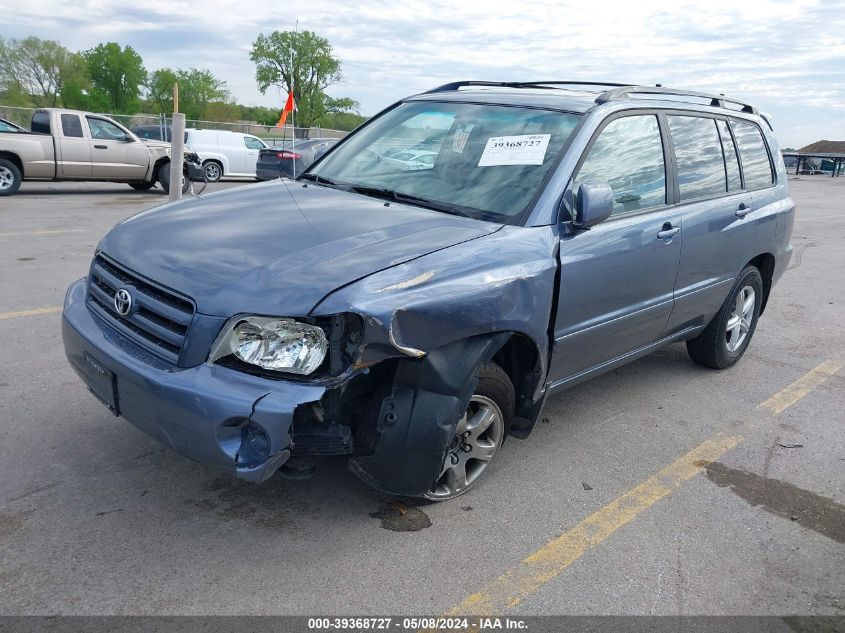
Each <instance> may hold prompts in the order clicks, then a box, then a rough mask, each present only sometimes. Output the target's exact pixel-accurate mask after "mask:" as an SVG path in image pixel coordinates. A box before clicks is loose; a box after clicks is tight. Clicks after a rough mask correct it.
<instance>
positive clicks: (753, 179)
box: [731, 120, 774, 189]
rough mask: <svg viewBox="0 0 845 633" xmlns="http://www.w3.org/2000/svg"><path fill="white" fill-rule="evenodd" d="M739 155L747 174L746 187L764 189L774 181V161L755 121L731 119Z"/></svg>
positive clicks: (744, 172) (743, 170) (744, 173)
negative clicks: (770, 158) (770, 157)
mask: <svg viewBox="0 0 845 633" xmlns="http://www.w3.org/2000/svg"><path fill="white" fill-rule="evenodd" d="M731 127H732V128H733V132H734V136H735V137H736V144H737V147H738V148H739V157H740V160H741V161H742V173H743V175H744V176H745V188H746V189H762V188H763V187H768V186H770V185H771V184H772V183H773V182H774V174H773V173H772V163H771V161H770V160H769V152H768V150H767V149H766V142H765V141H764V140H763V133H762V132H761V131H760V128H758V127H757V126H756V125H754V124H753V123H746V122H744V121H736V120H733V121H731Z"/></svg>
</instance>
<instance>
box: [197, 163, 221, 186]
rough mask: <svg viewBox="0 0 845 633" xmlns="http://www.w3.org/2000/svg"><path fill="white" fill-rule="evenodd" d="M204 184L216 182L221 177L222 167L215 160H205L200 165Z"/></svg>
mask: <svg viewBox="0 0 845 633" xmlns="http://www.w3.org/2000/svg"><path fill="white" fill-rule="evenodd" d="M202 171H203V173H204V174H205V181H206V182H218V181H219V180H220V179H221V178H222V177H223V165H221V164H220V163H218V162H217V161H216V160H207V161H205V162H204V163H203V164H202Z"/></svg>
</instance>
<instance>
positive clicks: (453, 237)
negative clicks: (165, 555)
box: [63, 81, 794, 500]
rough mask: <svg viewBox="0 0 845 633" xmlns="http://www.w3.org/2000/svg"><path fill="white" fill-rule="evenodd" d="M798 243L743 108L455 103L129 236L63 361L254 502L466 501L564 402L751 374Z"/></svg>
mask: <svg viewBox="0 0 845 633" xmlns="http://www.w3.org/2000/svg"><path fill="white" fill-rule="evenodd" d="M402 151H407V152H411V153H417V154H424V155H426V156H430V157H432V159H433V160H429V161H425V162H423V161H417V162H414V164H411V163H410V162H407V161H406V162H402V161H397V160H391V159H390V158H389V157H390V156H395V155H396V154H397V152H402ZM793 218H794V204H793V202H792V200H791V199H790V198H789V195H788V193H787V182H786V173H785V170H784V165H783V160H782V159H781V156H780V152H779V150H778V147H777V143H776V141H775V139H774V136H773V134H772V130H771V127H770V125H769V124H768V122H767V121H766V120H765V118H764V117H762V116H761V115H760V114H758V112H757V111H756V110H755V109H754V108H753V107H752V106H750V105H747V104H745V103H741V102H737V101H735V100H731V99H727V98H725V97H723V96H721V95H708V94H702V93H695V92H687V91H680V90H671V89H667V88H662V87H644V86H628V85H613V84H585V83H579V82H562V81H561V82H535V83H494V82H469V81H465V82H457V83H453V84H448V85H445V86H441V87H440V88H436V89H434V90H431V91H429V92H426V93H424V94H420V95H416V96H412V97H409V98H407V99H403V100H402V101H400V102H398V103H396V104H394V105H392V106H390V107H388V108H387V109H385V110H384V111H383V112H381V113H380V114H378V115H377V116H375V117H373V118H372V119H371V120H370V121H368V122H367V123H366V124H365V125H363V126H362V127H360V128H359V129H358V130H356V131H355V132H354V133H352V134H351V135H349V136H348V137H346V138H345V139H343V140H342V141H341V142H340V143H338V144H337V145H336V146H335V147H334V148H332V149H331V150H330V151H329V152H328V153H327V154H326V155H324V156H323V157H321V158H320V159H319V160H318V161H317V162H316V163H314V164H313V165H312V166H311V167H310V168H309V169H308V170H307V171H306V172H305V173H303V174H302V175H301V176H299V178H297V179H296V180H288V179H282V180H277V181H271V182H268V183H263V184H260V185H251V186H248V187H242V188H237V189H230V190H227V191H223V192H220V193H216V194H213V195H208V196H204V197H202V198H199V199H190V200H185V201H182V202H177V203H174V204H168V205H165V206H162V207H159V208H157V209H152V210H149V211H145V212H143V213H140V214H138V215H136V216H134V217H132V218H130V219H128V220H126V221H124V222H122V223H121V224H119V225H118V226H116V227H115V228H114V229H112V230H111V232H109V233H108V235H106V236H105V237H104V238H103V240H102V241H101V242H100V244H99V246H98V247H97V250H96V254H95V257H94V260H93V262H92V264H91V269H90V272H89V275H88V277H87V278H85V279H81V280H79V281H77V282H76V283H74V284H73V285H72V286H71V287H70V289H69V290H68V293H67V297H66V300H65V305H64V318H63V336H64V344H65V350H66V352H67V357H68V359H69V361H70V363H71V365H72V366H73V368H74V369H75V370H76V372H77V373H78V374H79V375H80V377H81V378H82V380H83V381H84V382H85V384H86V385H87V386H88V389H89V390H90V391H91V392H92V393H93V394H94V395H95V396H96V397H97V398H99V399H100V400H101V401H102V402H103V403H104V404H105V405H106V406H107V407H108V408H109V409H110V410H111V411H112V412H113V413H114V414H115V415H121V416H123V417H125V418H126V419H127V420H128V421H129V422H131V423H132V424H134V425H135V426H137V427H138V428H140V429H142V430H143V431H145V432H147V433H148V434H150V435H151V436H153V437H154V438H156V439H158V440H159V441H161V442H162V443H164V444H166V445H167V446H170V447H172V448H173V449H175V450H176V451H178V452H180V453H182V454H184V455H186V456H188V457H191V458H194V459H196V460H198V461H200V462H203V463H207V464H209V465H213V466H216V467H218V468H220V469H223V470H225V471H227V472H229V473H231V474H232V475H235V476H237V477H240V478H242V479H246V480H249V481H253V482H261V481H264V480H266V479H267V478H268V477H270V476H272V475H273V474H274V473H276V472H277V471H278V472H280V473H281V474H282V475H286V476H289V477H302V476H307V475H308V474H310V473H311V472H312V471H313V469H314V465H315V460H316V458H317V457H318V456H321V455H346V456H348V458H349V465H350V470H352V472H354V473H355V474H356V475H358V476H359V477H360V478H361V479H362V480H363V481H365V482H366V483H367V484H369V485H371V486H373V487H374V488H376V489H378V490H380V491H383V492H387V493H391V494H398V495H410V496H421V497H425V498H428V499H431V500H442V499H449V498H452V497H455V496H457V495H459V494H461V493H463V492H465V491H466V490H468V489H469V488H470V487H472V486H473V485H474V484H475V483H476V482H477V481H479V478H480V477H481V475H482V474H483V473H484V472H485V471H486V470H487V469H488V467H489V466H490V464H491V463H492V462H493V461H494V458H495V457H496V455H497V454H498V453H499V450H500V449H501V447H502V444H503V443H504V441H505V439H506V438H507V437H508V436H509V435H513V436H515V437H518V438H522V437H525V436H526V435H527V434H528V433H529V432H530V431H531V428H532V427H533V426H534V423H535V421H536V420H537V418H538V415H539V413H540V411H541V409H542V407H543V403H544V402H545V400H546V398H547V397H548V396H549V394H550V393H553V392H554V391H556V390H558V389H562V388H566V387H570V386H572V385H575V384H578V383H579V382H582V381H584V380H586V379H589V378H591V377H593V376H595V375H597V374H600V373H602V372H606V371H608V370H611V369H613V368H615V367H618V366H619V365H621V364H623V363H627V362H630V361H632V360H634V359H636V358H639V357H641V356H644V355H645V354H648V353H650V352H652V351H654V350H656V349H658V348H660V347H663V346H665V345H668V344H670V343H674V342H678V341H686V345H687V349H688V350H689V353H690V356H691V357H692V358H693V360H695V361H696V362H698V363H700V364H702V365H705V366H707V367H713V368H726V367H728V366H730V365H733V364H734V363H735V362H737V360H739V358H740V357H741V356H742V355H743V353H744V352H745V350H746V349H747V347H748V345H749V343H750V341H751V338H752V336H753V335H754V330H755V328H756V326H757V321H758V319H759V316H760V315H761V314H762V312H763V310H764V309H765V307H766V302H767V300H768V298H769V294H770V292H771V288H772V285H773V284H774V283H775V281H777V279H778V278H779V277H780V276H781V275H782V274H783V272H784V270H785V269H786V266H787V264H788V262H789V258H790V255H791V252H792V248H791V246H790V234H791V232H792V225H793Z"/></svg>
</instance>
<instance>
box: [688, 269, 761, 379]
mask: <svg viewBox="0 0 845 633" xmlns="http://www.w3.org/2000/svg"><path fill="white" fill-rule="evenodd" d="M752 293H753V297H752V296H751V294H752ZM762 305H763V278H762V277H761V276H760V271H759V270H757V268H755V267H754V266H746V267H745V268H744V269H743V271H742V272H741V273H740V274H739V277H737V280H736V282H735V283H734V285H733V287H732V288H731V291H730V292H729V293H728V298H727V299H725V302H724V303H723V304H722V307H721V308H720V309H719V312H718V313H717V314H716V316H715V317H713V320H712V321H710V324H709V325H708V326H707V327H706V328H705V329H704V331H703V332H702V333H701V334H699V335H698V336H697V337H696V338H694V339H690V340H688V341H687V352H688V353H689V355H690V357H691V358H692V359H693V360H694V361H695V362H696V363H698V364H699V365H704V366H705V367H712V368H713V369H725V368H726V367H730V366H731V365H733V364H734V363H736V362H737V361H738V360H739V359H740V358H742V355H743V354H744V353H745V350H746V349H748V344H749V343H750V342H751V337H752V336H754V330H755V329H757V319H758V318H759V317H760V308H761V307H762Z"/></svg>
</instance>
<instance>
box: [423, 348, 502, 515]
mask: <svg viewBox="0 0 845 633" xmlns="http://www.w3.org/2000/svg"><path fill="white" fill-rule="evenodd" d="M514 401H515V396H514V390H513V385H512V384H511V381H510V378H508V375H507V374H506V373H505V372H504V371H502V368H501V367H499V366H498V365H496V364H494V363H488V364H486V365H484V366H483V367H482V368H481V370H480V371H479V373H478V386H477V387H476V388H475V393H473V394H472V397H471V398H470V401H469V406H468V407H467V410H466V412H465V413H464V415H463V416H462V417H461V419H460V420H458V424H457V426H456V427H455V436H454V437H453V438H452V441H451V442H450V443H449V446H448V447H447V449H446V456H445V458H444V460H443V467H442V468H441V471H440V474H439V475H438V476H437V480H436V481H434V482H433V483H432V485H431V489H430V490H429V491H428V492H427V493H425V494H424V495H422V496H423V497H424V498H425V499H428V500H429V501H445V500H446V499H453V498H454V497H457V496H459V495H462V494H463V493H465V492H466V491H467V490H469V489H470V488H472V487H473V486H474V485H475V484H476V482H477V481H478V480H479V479H480V478H481V476H482V475H483V474H484V473H485V472H486V471H487V469H488V467H489V466H490V464H491V463H493V459H494V458H495V457H496V455H498V453H499V449H500V448H501V446H502V444H503V443H504V441H505V438H506V437H507V434H508V431H509V430H510V425H511V421H512V419H513V410H514Z"/></svg>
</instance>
